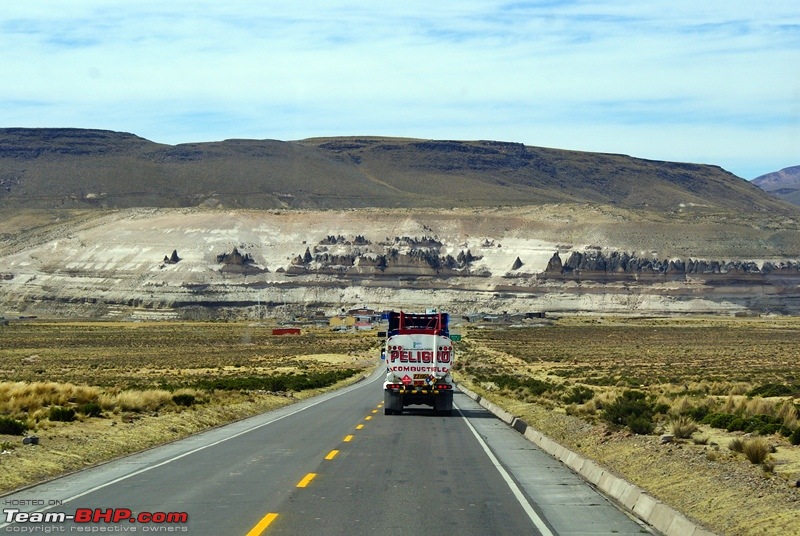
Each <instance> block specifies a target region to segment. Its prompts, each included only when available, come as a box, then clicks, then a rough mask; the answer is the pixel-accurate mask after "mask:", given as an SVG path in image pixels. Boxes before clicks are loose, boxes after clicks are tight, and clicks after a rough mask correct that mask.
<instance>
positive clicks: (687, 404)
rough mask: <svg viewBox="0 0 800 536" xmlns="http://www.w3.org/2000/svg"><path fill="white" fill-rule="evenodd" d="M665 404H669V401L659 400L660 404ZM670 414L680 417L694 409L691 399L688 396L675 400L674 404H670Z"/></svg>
mask: <svg viewBox="0 0 800 536" xmlns="http://www.w3.org/2000/svg"><path fill="white" fill-rule="evenodd" d="M662 402H663V403H665V404H669V401H668V400H662V399H660V398H659V400H658V403H659V404H660V403H662ZM669 406H670V408H669V412H670V413H671V414H673V415H680V414H682V413H686V412H687V411H689V410H690V409H692V408H693V407H694V404H692V402H691V399H690V398H689V397H688V396H682V397H680V398H677V399H675V400H674V401H673V402H672V404H669Z"/></svg>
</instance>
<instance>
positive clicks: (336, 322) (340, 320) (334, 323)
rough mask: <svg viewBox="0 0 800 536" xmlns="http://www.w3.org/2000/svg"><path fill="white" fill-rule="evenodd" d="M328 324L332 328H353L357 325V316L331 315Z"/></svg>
mask: <svg viewBox="0 0 800 536" xmlns="http://www.w3.org/2000/svg"><path fill="white" fill-rule="evenodd" d="M328 325H329V326H330V327H332V328H339V327H346V328H351V327H353V326H355V325H356V318H355V317H354V316H350V315H337V316H334V317H331V319H330V320H329V321H328Z"/></svg>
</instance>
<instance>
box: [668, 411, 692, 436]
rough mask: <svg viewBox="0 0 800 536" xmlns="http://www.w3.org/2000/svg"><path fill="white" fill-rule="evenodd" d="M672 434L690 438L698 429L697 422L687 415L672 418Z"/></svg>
mask: <svg viewBox="0 0 800 536" xmlns="http://www.w3.org/2000/svg"><path fill="white" fill-rule="evenodd" d="M670 424H672V435H674V436H675V438H677V439H689V438H690V437H692V434H694V433H695V432H696V431H697V423H696V422H694V419H692V418H691V417H687V416H686V415H678V416H677V417H673V418H672V419H671V420H670Z"/></svg>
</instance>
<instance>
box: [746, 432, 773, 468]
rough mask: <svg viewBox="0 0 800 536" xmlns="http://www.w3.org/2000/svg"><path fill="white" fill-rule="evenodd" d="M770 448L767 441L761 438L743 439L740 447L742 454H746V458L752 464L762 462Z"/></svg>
mask: <svg viewBox="0 0 800 536" xmlns="http://www.w3.org/2000/svg"><path fill="white" fill-rule="evenodd" d="M771 450H772V447H770V445H769V443H767V442H766V441H765V440H763V439H761V438H757V439H751V440H749V441H745V442H744V445H743V448H742V452H744V455H745V456H747V459H748V460H750V463H753V464H762V463H764V462H765V461H766V460H767V456H769V453H770V451H771Z"/></svg>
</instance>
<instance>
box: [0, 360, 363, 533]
mask: <svg viewBox="0 0 800 536" xmlns="http://www.w3.org/2000/svg"><path fill="white" fill-rule="evenodd" d="M370 376H371V375H370ZM366 379H367V383H368V382H369V379H370V378H369V377H368V378H366ZM362 385H363V384H361V382H358V383H356V384H354V385H353V386H352V387H351V388H349V389H348V388H344V389H340V390H339V391H336V392H335V393H334V394H333V395H331V396H327V397H323V398H320V400H318V401H316V402H314V403H313V404H309V405H307V406H304V407H302V408H298V409H296V410H294V411H292V412H290V413H287V414H286V415H281V416H280V417H276V418H274V419H272V420H271V421H267V422H265V423H261V424H259V425H257V426H253V427H252V428H248V429H246V430H242V431H241V432H239V433H236V434H233V435H231V436H228V437H224V438H222V439H219V440H217V441H214V442H213V443H209V444H208V445H203V446H202V447H197V448H196V449H192V450H189V451H186V452H184V453H183V454H179V455H177V456H173V457H172V458H169V459H167V460H164V461H162V462H159V463H157V464H155V465H148V466H147V467H143V468H141V469H139V470H138V471H134V472H132V473H128V474H126V475H123V476H121V477H118V478H115V479H114V480H109V481H108V482H105V483H103V484H100V485H99V486H95V487H93V488H90V489H87V490H86V491H83V492H81V493H78V494H77V495H73V496H72V497H69V498H67V499H64V500H63V501H61V504H58V505H52V506H48V507H47V508H40V509H38V510H32V511H31V512H30V513H34V512H47V511H48V510H52V509H53V508H55V507H56V506H62V505H64V504H67V503H69V502H71V501H74V500H75V499H80V498H81V497H83V496H84V495H89V494H90V493H94V492H95V491H97V490H100V489H103V488H105V487H108V486H111V485H114V484H116V483H118V482H122V481H123V480H127V479H129V478H132V477H134V476H137V475H140V474H142V473H146V472H147V471H150V470H152V469H157V468H159V467H161V466H162V465H167V464H168V463H172V462H174V461H176V460H180V459H181V458H185V457H186V456H191V455H192V454H195V453H196V452H200V451H201V450H205V449H207V448H211V447H215V446H217V445H219V444H220V443H224V442H225V441H229V440H231V439H235V438H237V437H239V436H242V435H244V434H248V433H250V432H252V431H254V430H258V429H259V428H263V427H265V426H268V425H270V424H272V423H274V422H278V421H280V420H282V419H285V418H286V417H291V416H292V415H295V414H297V413H300V412H301V411H305V410H307V409H308V408H313V407H314V406H317V405H319V404H322V403H323V402H327V401H328V400H330V399H332V398H336V397H338V396H341V395H343V394H345V393H349V392H350V391H353V390H355V389H357V388H359V387H361V386H362ZM231 424H233V423H231ZM189 437H191V436H189ZM9 525H11V523H10V522H9V523H0V529H2V528H5V527H7V526H9Z"/></svg>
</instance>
